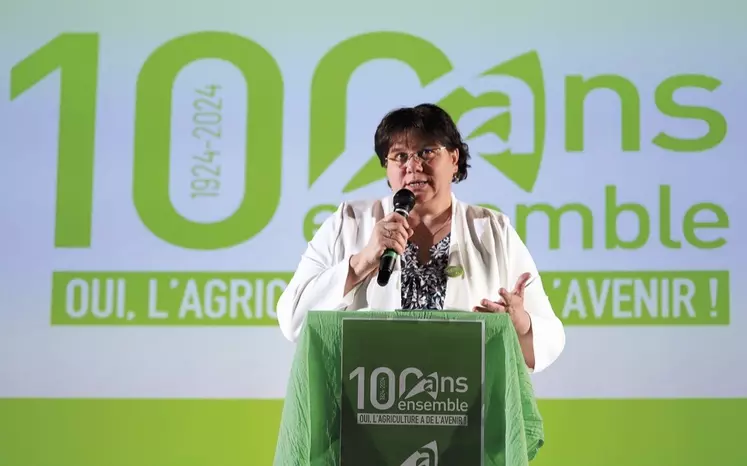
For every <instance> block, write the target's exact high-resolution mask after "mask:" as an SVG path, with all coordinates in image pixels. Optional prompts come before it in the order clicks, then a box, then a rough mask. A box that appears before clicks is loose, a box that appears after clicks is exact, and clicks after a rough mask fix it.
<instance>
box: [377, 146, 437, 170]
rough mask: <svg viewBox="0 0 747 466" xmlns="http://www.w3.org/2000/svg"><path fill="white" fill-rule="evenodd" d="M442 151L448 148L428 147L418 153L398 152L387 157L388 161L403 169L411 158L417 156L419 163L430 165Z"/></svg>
mask: <svg viewBox="0 0 747 466" xmlns="http://www.w3.org/2000/svg"><path fill="white" fill-rule="evenodd" d="M441 149H446V148H445V147H444V146H439V147H426V148H425V149H420V150H419V151H417V152H398V153H396V154H391V155H389V156H388V157H387V160H388V161H390V162H392V163H395V164H397V165H399V166H400V167H402V166H404V165H405V164H407V162H408V161H409V160H410V158H411V157H413V156H415V157H416V158H417V159H418V161H419V162H421V163H428V162H430V161H432V160H433V159H435V158H436V157H437V156H438V154H439V153H440V152H441Z"/></svg>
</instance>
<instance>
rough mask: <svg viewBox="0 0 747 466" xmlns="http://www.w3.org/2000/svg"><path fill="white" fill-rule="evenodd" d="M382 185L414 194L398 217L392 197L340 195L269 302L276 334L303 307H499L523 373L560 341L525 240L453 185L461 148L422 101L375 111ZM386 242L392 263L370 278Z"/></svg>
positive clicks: (462, 165) (445, 120) (291, 333)
mask: <svg viewBox="0 0 747 466" xmlns="http://www.w3.org/2000/svg"><path fill="white" fill-rule="evenodd" d="M374 145H375V150H376V154H377V155H378V156H379V159H380V161H381V165H382V167H384V168H385V169H386V174H387V178H388V180H389V186H390V188H391V189H392V191H394V192H397V191H398V190H400V189H401V188H407V189H409V190H411V191H412V192H413V193H414V194H415V206H414V208H413V209H412V211H411V212H410V215H409V216H408V217H407V218H405V217H403V216H401V215H400V214H398V213H395V212H393V205H392V199H391V196H387V197H386V198H383V199H377V200H367V201H353V202H344V203H342V204H341V205H340V207H339V208H338V209H337V211H336V212H335V213H334V214H333V215H331V216H330V217H329V218H328V219H327V220H326V221H325V222H324V223H323V224H322V225H321V227H320V228H319V230H318V231H317V233H316V235H314V238H312V240H311V242H310V243H309V245H308V248H307V249H306V252H305V253H304V254H303V256H302V258H301V262H300V264H299V266H298V269H297V270H296V273H295V275H294V276H293V279H292V280H291V281H290V283H289V284H288V286H287V288H286V289H285V291H284V292H283V294H282V296H281V297H280V300H279V302H278V308H277V316H278V321H279V324H280V327H281V329H282V331H283V334H284V335H285V336H286V338H288V339H289V340H291V341H295V340H296V338H298V335H299V334H300V332H301V328H302V326H303V323H304V321H305V317H306V314H307V313H308V312H309V310H315V309H319V310H351V311H354V310H362V309H426V310H462V311H464V310H470V311H474V312H498V313H508V314H509V315H510V316H511V321H512V322H513V325H514V328H515V329H516V333H517V335H518V337H519V342H520V343H521V348H522V352H523V354H524V359H525V361H526V365H527V367H528V368H529V370H530V372H539V371H541V370H543V369H545V368H547V367H548V366H549V365H550V364H552V363H553V362H554V361H555V360H556V359H557V357H558V356H559V355H560V353H561V351H562V350H563V347H564V346H565V332H564V330H563V325H562V323H561V322H560V320H559V319H558V318H557V317H556V316H555V313H554V312H553V309H552V307H551V305H550V302H549V300H548V298H547V295H546V294H545V291H544V289H543V286H542V281H541V280H540V278H539V276H538V272H537V268H536V266H535V264H534V261H533V260H532V257H531V256H530V254H529V251H528V250H527V248H526V246H525V245H524V243H523V242H522V241H521V239H520V238H519V236H518V234H517V233H516V231H515V230H514V229H513V227H512V226H511V225H510V223H509V219H508V218H507V217H506V216H505V215H504V214H502V213H499V212H495V211H492V210H489V209H486V208H483V207H477V206H473V205H468V204H465V203H463V202H461V201H459V200H458V199H456V197H455V196H454V194H453V193H452V191H451V186H452V183H458V182H460V181H462V180H464V179H465V178H467V168H468V167H469V165H468V164H467V161H468V159H469V150H468V147H467V145H466V144H465V143H464V142H463V141H462V137H461V135H460V134H459V131H458V130H457V127H456V125H455V124H454V122H453V120H452V119H451V117H450V116H449V115H448V114H447V113H446V112H445V111H443V110H442V109H441V108H439V107H437V106H435V105H431V104H422V105H418V106H417V107H414V108H401V109H398V110H395V111H393V112H391V113H389V114H388V115H386V116H385V117H384V119H383V120H382V121H381V123H380V124H379V127H378V128H377V130H376V135H375V137H374ZM386 248H392V249H394V250H396V251H397V252H398V253H399V254H400V257H401V261H398V263H397V264H396V265H395V268H394V270H393V272H392V275H391V278H390V280H389V282H388V283H387V284H386V285H385V286H380V285H379V284H377V282H376V274H377V268H378V266H379V259H380V257H381V254H382V253H383V252H384V250H385V249H386Z"/></svg>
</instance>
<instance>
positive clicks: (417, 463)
mask: <svg viewBox="0 0 747 466" xmlns="http://www.w3.org/2000/svg"><path fill="white" fill-rule="evenodd" d="M400 466H438V443H436V441H435V440H434V441H432V442H430V443H428V444H427V445H423V446H422V447H420V448H418V449H417V451H415V453H413V454H412V455H410V456H409V457H408V458H407V459H406V460H405V462H404V463H402V464H401V465H400Z"/></svg>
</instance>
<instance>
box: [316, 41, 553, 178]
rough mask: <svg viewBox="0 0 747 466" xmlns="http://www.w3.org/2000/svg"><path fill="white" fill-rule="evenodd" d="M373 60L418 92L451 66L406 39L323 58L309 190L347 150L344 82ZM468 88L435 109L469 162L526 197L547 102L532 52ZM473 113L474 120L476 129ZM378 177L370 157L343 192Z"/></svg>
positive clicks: (346, 44)
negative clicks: (475, 158)
mask: <svg viewBox="0 0 747 466" xmlns="http://www.w3.org/2000/svg"><path fill="white" fill-rule="evenodd" d="M408 51H417V53H410V52H408ZM378 59H392V60H397V61H399V62H402V63H405V64H406V65H407V66H409V67H410V68H411V69H412V70H413V71H414V72H415V74H416V75H417V76H418V78H419V79H420V84H421V85H422V86H423V87H424V88H426V87H427V86H428V85H429V84H430V83H432V82H434V81H436V80H437V79H439V78H442V77H444V76H446V75H448V74H449V73H450V72H452V71H453V66H452V63H451V61H450V60H449V58H448V57H446V55H445V54H444V53H443V52H442V51H441V50H440V49H439V48H438V47H436V46H435V45H433V44H432V43H430V42H428V41H426V40H424V39H422V38H419V37H416V36H412V35H409V34H405V33H398V32H375V33H369V34H363V35H360V36H356V37H354V38H351V39H348V40H346V41H343V42H342V43H340V44H338V45H337V46H336V47H334V48H333V49H332V50H330V51H329V52H327V55H326V56H325V57H324V58H323V59H322V60H321V61H320V62H319V65H318V66H317V69H316V71H315V73H314V79H313V80H312V89H311V127H310V133H309V138H310V141H309V178H308V183H309V187H311V186H313V185H314V184H315V183H316V181H317V180H318V179H319V178H320V177H321V176H322V175H323V174H324V173H325V171H326V170H327V169H328V168H329V167H331V166H332V165H333V164H334V163H335V162H336V161H337V160H338V159H339V158H340V157H341V156H342V154H343V153H344V151H345V150H346V134H347V124H348V116H347V98H348V94H347V93H348V86H347V84H348V82H349V81H350V79H351V78H352V76H353V73H354V72H355V70H357V69H358V68H359V67H360V66H361V65H363V64H364V63H367V62H369V61H372V60H378ZM471 81H472V82H470V83H464V84H463V85H461V86H458V87H456V88H455V89H453V90H452V91H450V92H448V93H447V94H446V95H445V96H444V97H442V98H441V99H439V100H438V101H437V102H436V103H437V104H438V105H439V106H441V107H443V108H444V109H445V110H446V111H447V112H448V113H449V114H450V115H451V117H452V118H453V119H454V121H455V122H456V123H457V125H459V126H460V129H461V130H462V131H463V132H465V133H466V134H467V137H466V139H467V142H468V144H471V143H472V142H476V143H477V144H478V146H477V147H475V146H471V149H470V152H471V153H472V154H473V155H479V156H480V157H482V158H483V159H484V160H486V161H487V162H488V163H490V164H491V165H492V166H493V167H495V168H496V169H497V170H498V171H500V172H501V173H503V174H504V175H505V176H506V177H507V178H508V179H509V180H511V181H513V182H514V183H515V184H516V185H517V186H519V187H520V188H521V189H523V190H525V191H532V189H533V188H534V185H535V182H536V181H537V175H538V173H539V168H540V164H541V161H542V155H543V152H544V147H545V127H546V98H545V83H544V76H543V71H542V66H541V63H540V59H539V55H538V54H537V52H535V51H531V52H527V53H524V54H521V55H518V56H516V57H514V58H511V59H509V60H507V61H505V62H503V63H499V64H497V65H494V66H492V67H489V68H486V69H485V71H483V72H481V73H479V74H478V75H477V76H475V77H474V79H472V80H471ZM469 89H473V90H469ZM513 91H517V92H513ZM472 112H475V114H479V118H478V119H477V122H476V123H475V119H474V118H473V116H475V114H473V115H470V114H471V113H472ZM463 117H466V118H463ZM517 123H518V124H517ZM470 127H471V128H470ZM480 139H483V140H484V141H485V144H483V143H482V142H481V141H480ZM384 178H385V172H384V171H383V170H382V169H381V164H380V162H379V160H378V157H377V156H376V155H375V154H372V155H371V157H370V158H369V159H368V160H367V161H366V162H364V163H363V164H362V166H361V168H360V169H358V171H357V172H356V173H355V174H354V175H353V176H352V178H350V179H349V181H348V182H347V184H346V185H345V186H344V187H343V192H345V193H347V192H351V191H354V190H356V189H359V188H361V187H363V186H366V185H368V184H370V183H373V182H376V181H380V180H383V179H384Z"/></svg>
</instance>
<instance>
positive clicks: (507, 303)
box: [472, 273, 532, 336]
mask: <svg viewBox="0 0 747 466" xmlns="http://www.w3.org/2000/svg"><path fill="white" fill-rule="evenodd" d="M530 278H531V275H530V274H529V273H523V274H521V276H520V277H519V279H518V280H517V281H516V286H515V287H514V290H513V291H511V292H509V291H508V290H506V289H505V288H501V289H500V290H499V293H500V295H501V298H502V299H501V300H500V301H490V300H489V299H483V300H482V301H480V304H481V306H475V307H474V308H473V309H472V310H473V311H475V312H494V313H504V312H506V313H508V315H509V316H511V322H513V324H514V327H515V328H516V333H518V334H519V336H524V335H526V334H527V333H529V330H530V329H531V327H532V321H531V319H530V318H529V314H528V313H527V311H526V310H525V309H524V289H525V288H526V286H527V283H528V282H529V279H530Z"/></svg>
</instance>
